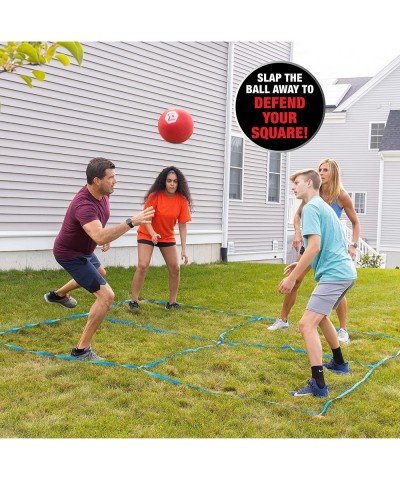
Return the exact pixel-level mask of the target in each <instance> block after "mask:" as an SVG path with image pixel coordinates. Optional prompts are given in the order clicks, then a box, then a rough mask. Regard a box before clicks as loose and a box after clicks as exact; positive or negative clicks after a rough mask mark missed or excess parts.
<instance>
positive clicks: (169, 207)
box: [137, 192, 192, 242]
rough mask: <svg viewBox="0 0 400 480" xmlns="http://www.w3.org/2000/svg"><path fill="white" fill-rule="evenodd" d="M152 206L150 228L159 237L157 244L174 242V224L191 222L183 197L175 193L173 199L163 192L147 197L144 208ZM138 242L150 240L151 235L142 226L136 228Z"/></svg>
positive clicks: (186, 203) (187, 206)
mask: <svg viewBox="0 0 400 480" xmlns="http://www.w3.org/2000/svg"><path fill="white" fill-rule="evenodd" d="M150 206H153V207H154V210H155V214H154V217H153V219H152V221H151V226H152V227H153V229H154V231H155V232H156V233H158V234H159V235H161V238H159V239H158V241H159V242H175V241H176V240H175V235H174V227H175V225H176V223H177V222H178V223H186V222H190V221H191V220H192V217H191V216H190V210H189V205H188V202H187V200H186V198H185V197H184V196H182V195H181V194H180V193H175V195H174V196H173V197H167V195H165V193H164V192H158V193H157V194H154V193H152V194H151V195H149V197H148V199H147V200H146V203H145V205H144V208H147V207H150ZM137 238H138V240H150V241H151V235H149V232H148V231H147V230H146V227H145V226H144V225H140V226H139V228H138V236H137Z"/></svg>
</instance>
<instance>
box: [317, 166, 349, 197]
mask: <svg viewBox="0 0 400 480" xmlns="http://www.w3.org/2000/svg"><path fill="white" fill-rule="evenodd" d="M325 163H327V164H328V165H329V171H330V173H331V175H330V177H329V182H328V184H327V187H326V194H327V200H326V202H327V203H329V205H332V204H333V203H334V202H335V201H336V200H337V199H338V197H339V195H340V192H341V191H342V190H344V188H343V185H342V181H341V180H340V167H339V165H338V164H337V163H336V161H335V160H333V158H325V159H324V160H321V161H320V162H319V165H318V171H319V168H320V167H321V165H324V164H325ZM321 188H322V184H321V186H320V187H319V189H320V193H321Z"/></svg>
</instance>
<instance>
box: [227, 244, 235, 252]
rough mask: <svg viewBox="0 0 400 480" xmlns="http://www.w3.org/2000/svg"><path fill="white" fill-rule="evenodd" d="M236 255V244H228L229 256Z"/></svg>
mask: <svg viewBox="0 0 400 480" xmlns="http://www.w3.org/2000/svg"><path fill="white" fill-rule="evenodd" d="M230 253H235V242H228V254H230Z"/></svg>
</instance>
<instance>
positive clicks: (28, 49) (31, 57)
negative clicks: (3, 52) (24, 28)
mask: <svg viewBox="0 0 400 480" xmlns="http://www.w3.org/2000/svg"><path fill="white" fill-rule="evenodd" d="M17 51H18V52H20V53H23V54H25V55H26V56H27V57H28V61H29V62H32V63H40V62H39V55H38V52H37V51H36V50H35V49H34V48H33V47H32V45H30V44H29V43H27V42H22V43H21V45H20V46H19V47H18V49H17Z"/></svg>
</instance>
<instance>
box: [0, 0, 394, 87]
mask: <svg viewBox="0 0 400 480" xmlns="http://www.w3.org/2000/svg"><path fill="white" fill-rule="evenodd" d="M56 4H57V2H56V1H54V0H41V2H40V7H39V8H38V4H37V3H36V2H32V1H31V0H19V1H18V11H19V15H18V19H17V21H14V20H11V19H10V21H6V22H2V25H1V30H0V35H1V37H2V38H0V40H21V39H24V40H26V39H44V38H45V37H46V38H47V39H52V40H60V39H61V40H76V41H81V42H82V41H99V40H107V41H121V40H125V41H159V40H165V41H196V40H202V41H212V40H214V41H282V40H285V41H292V42H293V62H294V63H297V64H299V65H300V66H302V67H304V68H306V69H307V70H308V71H309V72H310V73H312V74H313V75H314V76H315V77H316V78H317V80H321V79H324V78H332V77H334V78H336V77H353V76H367V77H369V76H374V75H376V74H377V73H378V72H379V71H380V70H382V69H383V68H384V67H386V65H388V64H389V63H390V62H391V61H392V60H393V59H394V58H396V57H397V56H398V55H400V41H399V39H398V16H397V14H396V12H395V11H393V8H394V4H395V2H393V0H380V1H379V3H376V2H372V1H371V0H364V2H363V3H362V8H360V3H359V2H351V1H350V0H335V1H334V2H329V3H326V2H323V1H321V0H282V1H273V0H252V1H251V2H246V1H244V0H236V2H231V1H228V0H202V1H201V2H190V0H152V1H151V2H127V1H125V0H113V1H112V2H105V1H104V0H85V1H83V0H69V1H68V2H66V3H65V4H63V6H62V9H58V8H55V5H56Z"/></svg>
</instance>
